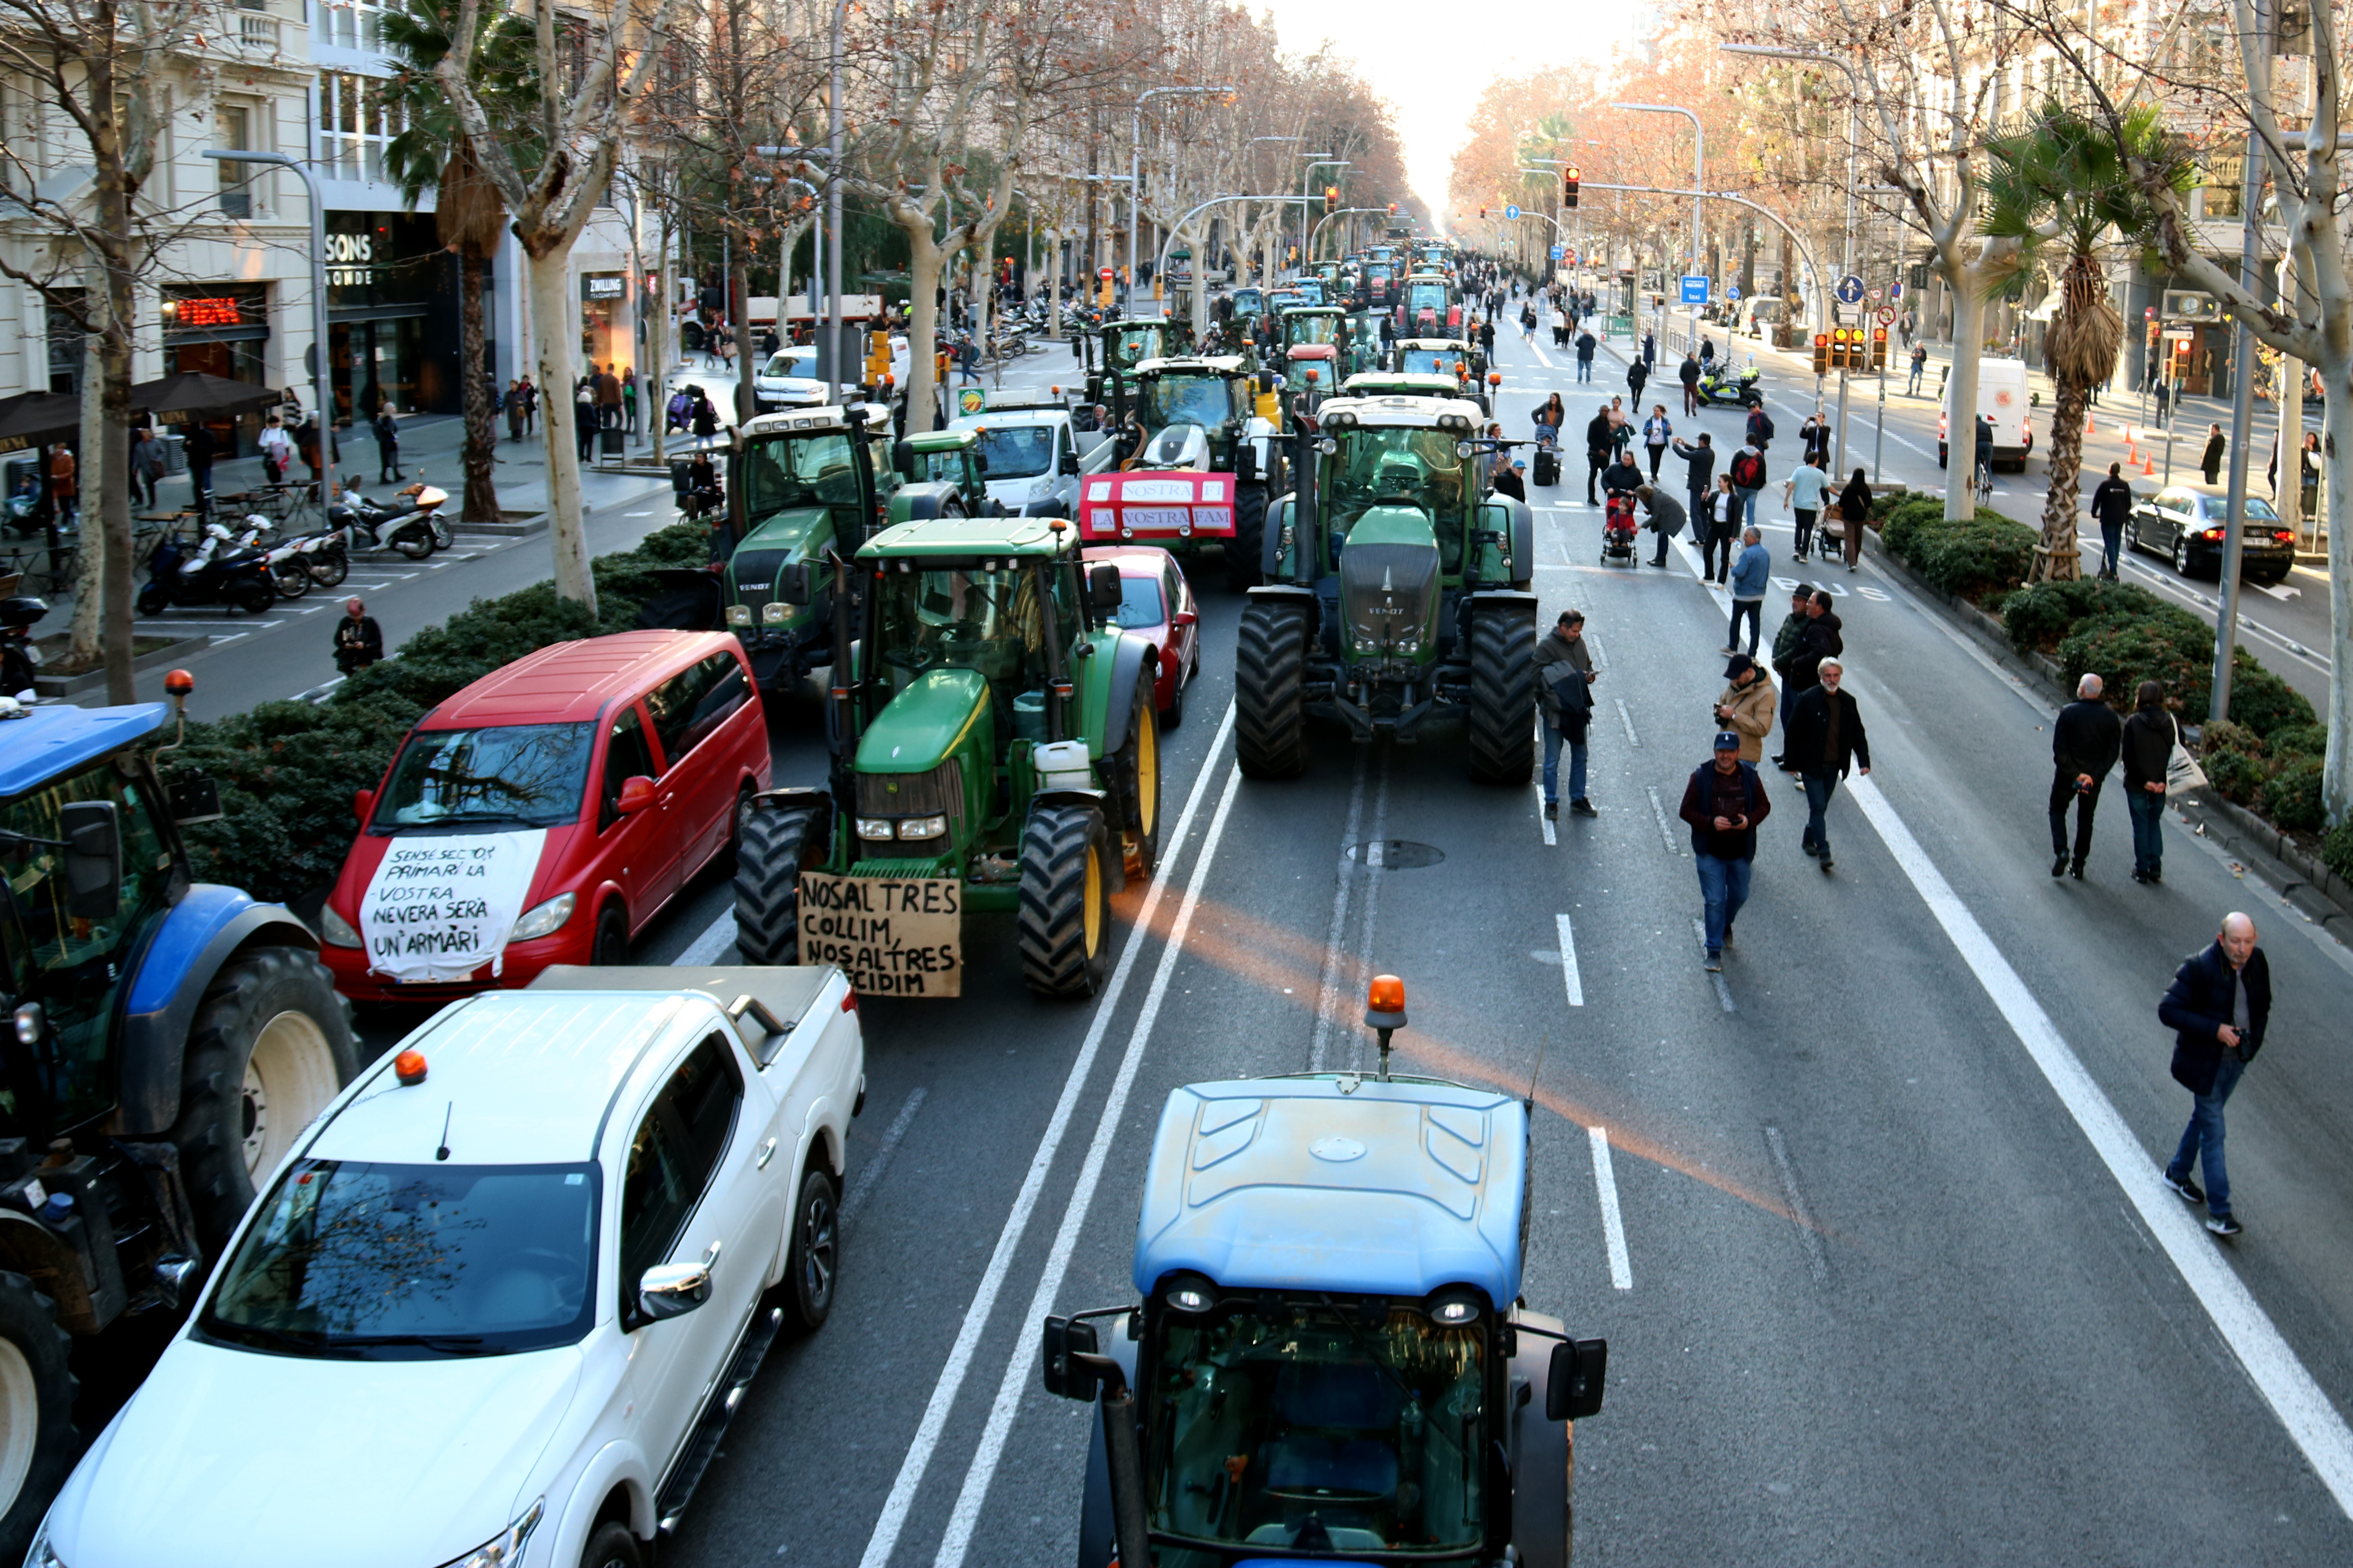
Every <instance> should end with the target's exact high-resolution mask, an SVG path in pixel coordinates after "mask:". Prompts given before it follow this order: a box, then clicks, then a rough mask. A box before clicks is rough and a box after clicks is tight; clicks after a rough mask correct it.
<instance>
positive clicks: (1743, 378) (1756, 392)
mask: <svg viewBox="0 0 2353 1568" xmlns="http://www.w3.org/2000/svg"><path fill="white" fill-rule="evenodd" d="M1763 374H1764V373H1763V372H1762V371H1760V370H1758V369H1757V367H1756V366H1755V365H1753V364H1752V365H1749V366H1748V367H1747V368H1746V369H1744V370H1741V371H1739V372H1737V373H1736V374H1727V373H1726V372H1725V369H1724V367H1723V366H1721V365H1712V366H1710V367H1709V368H1708V369H1706V370H1704V371H1702V372H1700V375H1699V387H1698V392H1699V400H1700V402H1701V403H1703V404H1704V405H1707V406H1709V407H1711V408H1713V407H1715V405H1717V404H1720V403H1722V404H1736V405H1739V406H1741V407H1743V408H1759V407H1762V406H1763V405H1764V403H1765V394H1764V392H1763V390H1762V389H1761V388H1759V387H1758V386H1757V379H1758V377H1760V376H1761V375H1763Z"/></svg>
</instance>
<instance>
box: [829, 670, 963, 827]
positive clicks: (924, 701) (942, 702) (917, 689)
mask: <svg viewBox="0 0 2353 1568" xmlns="http://www.w3.org/2000/svg"><path fill="white" fill-rule="evenodd" d="M988 704H989V692H988V682H987V679H984V678H982V677H981V676H980V675H978V674H976V673H975V672H974V671H972V670H969V669H930V670H925V671H924V672H923V674H921V675H919V676H917V677H916V678H915V679H914V681H913V683H912V684H911V685H909V686H908V688H907V689H905V690H903V691H902V692H900V693H899V694H898V695H897V696H896V697H893V698H892V699H891V700H890V702H889V703H887V704H886V705H885V706H884V707H883V710H882V711H881V712H880V713H878V714H876V715H875V716H874V719H873V721H872V722H871V723H870V724H868V725H867V726H866V732H865V733H864V734H863V735H860V737H859V738H858V771H859V772H860V773H878V774H880V773H929V772H930V771H931V770H932V769H934V768H935V767H938V766H939V765H940V764H941V763H944V762H945V761H946V760H947V759H948V758H949V756H951V755H952V754H953V753H954V752H955V750H956V748H957V746H958V744H959V743H960V742H963V741H964V739H965V737H966V736H967V735H969V734H971V733H972V732H973V731H975V730H976V728H977V727H978V726H979V725H981V724H983V723H986V722H987V721H988V718H989V710H988ZM865 793H866V790H865V786H864V785H863V784H861V785H860V798H861V799H862V798H863V797H864V795H865Z"/></svg>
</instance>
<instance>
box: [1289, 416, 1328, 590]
mask: <svg viewBox="0 0 2353 1568" xmlns="http://www.w3.org/2000/svg"><path fill="white" fill-rule="evenodd" d="M1301 401H1302V403H1304V401H1305V400H1304V399H1302V400H1301ZM1294 423H1295V424H1296V426H1297V431H1296V433H1295V437H1294V439H1295V441H1296V443H1297V444H1296V445H1295V446H1294V447H1293V450H1292V458H1291V537H1292V563H1293V564H1292V571H1293V577H1292V581H1293V583H1294V584H1297V585H1298V586H1300V587H1302V588H1312V587H1314V585H1315V560H1316V557H1317V556H1319V555H1321V554H1322V553H1323V551H1322V548H1321V544H1322V540H1323V537H1324V536H1323V533H1322V531H1321V528H1322V523H1321V521H1319V519H1318V518H1317V516H1316V510H1315V491H1316V483H1315V479H1316V475H1315V469H1316V458H1317V456H1318V454H1317V452H1316V450H1315V443H1316V441H1317V439H1318V437H1317V434H1316V432H1315V431H1314V429H1312V428H1310V426H1311V425H1312V424H1313V423H1314V421H1313V418H1312V417H1311V416H1302V417H1300V418H1298V419H1296V420H1295V421H1294Z"/></svg>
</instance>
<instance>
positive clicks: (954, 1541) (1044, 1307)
mask: <svg viewBox="0 0 2353 1568" xmlns="http://www.w3.org/2000/svg"><path fill="white" fill-rule="evenodd" d="M1211 755H1212V756H1214V755H1216V753H1215V752H1211ZM1203 771H1204V772H1205V773H1206V772H1207V768H1206V766H1205V768H1204V770H1203ZM1241 782H1242V772H1241V769H1240V768H1239V767H1235V768H1232V769H1230V770H1229V773H1228V775H1227V778H1226V790H1225V794H1224V795H1221V796H1219V800H1218V809H1217V814H1216V815H1215V816H1212V817H1211V818H1210V819H1209V830H1208V833H1207V834H1206V835H1205V836H1204V837H1202V840H1201V852H1200V854H1199V856H1198V857H1197V858H1195V860H1194V864H1193V875H1192V878H1191V879H1190V880H1188V881H1187V884H1186V887H1185V901H1184V902H1183V903H1182V904H1180V905H1178V906H1177V910H1176V924H1175V925H1173V926H1171V927H1170V928H1169V931H1168V941H1167V942H1166V944H1165V945H1163V946H1162V948H1161V950H1160V964H1159V967H1158V968H1156V969H1155V970H1154V971H1153V974H1152V985H1151V988H1150V989H1149V990H1148V991H1146V992H1145V996H1144V1005H1143V1007H1142V1008H1141V1009H1140V1010H1139V1011H1138V1012H1137V1014H1136V1018H1135V1027H1134V1031H1133V1032H1131V1033H1130V1034H1129V1036H1128V1037H1127V1051H1126V1054H1125V1055H1124V1056H1123V1057H1122V1058H1120V1064H1119V1072H1118V1075H1117V1076H1116V1077H1115V1078H1113V1080H1112V1086H1111V1093H1110V1094H1109V1096H1107V1097H1106V1098H1105V1099H1104V1100H1103V1115H1102V1117H1101V1118H1100V1119H1099V1120H1098V1121H1096V1123H1095V1135H1094V1139H1093V1141H1092V1142H1090V1143H1089V1144H1088V1145H1087V1157H1086V1160H1085V1163H1082V1165H1081V1166H1080V1168H1079V1177H1078V1181H1077V1182H1076V1183H1075V1184H1073V1186H1072V1188H1071V1202H1070V1206H1069V1207H1068V1208H1066V1209H1065V1210H1063V1212H1062V1225H1061V1228H1060V1230H1058V1231H1056V1232H1055V1234H1054V1246H1053V1249H1052V1250H1051V1251H1050V1252H1049V1253H1048V1254H1047V1256H1046V1269H1045V1272H1044V1273H1043V1274H1042V1275H1040V1276H1039V1280H1038V1288H1037V1289H1035V1290H1034V1291H1032V1292H1030V1296H1029V1310H1028V1311H1027V1312H1025V1313H1024V1314H1023V1315H1022V1316H1021V1317H1020V1318H1019V1319H1018V1321H1017V1327H1016V1337H1015V1340H1014V1343H1015V1344H1016V1345H1018V1346H1019V1347H1020V1348H1019V1349H1018V1350H1017V1351H1016V1352H1015V1353H1014V1354H1012V1355H1011V1356H1008V1358H1007V1359H1006V1364H1005V1375H1004V1377H1003V1378H1002V1379H1001V1380H1000V1381H999V1382H998V1384H997V1402H996V1403H995V1404H994V1405H990V1406H989V1411H988V1425H987V1426H986V1427H984V1428H983V1429H982V1431H981V1435H980V1443H979V1446H978V1447H976V1449H975V1450H974V1453H973V1458H972V1466H971V1468H969V1469H967V1470H966V1471H965V1479H964V1489H963V1490H962V1491H961V1492H959V1493H958V1494H957V1495H956V1502H955V1512H953V1513H951V1514H950V1515H949V1516H948V1526H947V1531H946V1532H945V1533H944V1535H943V1536H942V1537H941V1538H940V1550H939V1554H938V1555H937V1556H935V1557H934V1558H933V1560H932V1562H933V1565H934V1568H962V1565H963V1563H964V1559H965V1552H966V1551H968V1550H969V1549H970V1547H971V1545H972V1532H973V1527H974V1526H975V1525H976V1524H978V1523H979V1522H980V1510H981V1508H982V1506H983V1505H984V1504H986V1503H987V1500H988V1488H989V1484H990V1483H991V1482H992V1481H993V1480H995V1479H996V1477H997V1463H998V1461H999V1460H1001V1459H1002V1458H1004V1456H1005V1440H1006V1438H1007V1437H1008V1436H1010V1435H1011V1434H1012V1431H1013V1418H1014V1416H1015V1415H1016V1414H1017V1413H1018V1411H1019V1410H1020V1408H1021V1396H1022V1395H1023V1394H1026V1393H1028V1392H1029V1389H1030V1387H1031V1386H1032V1381H1033V1380H1034V1379H1035V1378H1036V1377H1037V1375H1038V1371H1037V1362H1036V1360H1035V1359H1034V1357H1035V1343H1036V1342H1035V1341H1034V1340H1032V1339H1031V1337H1030V1335H1031V1332H1032V1330H1031V1327H1030V1325H1032V1324H1034V1323H1036V1322H1038V1321H1040V1320H1042V1319H1043V1318H1044V1317H1045V1316H1046V1314H1047V1313H1049V1312H1050V1311H1052V1310H1054V1298H1055V1296H1056V1295H1057V1294H1058V1293H1060V1290H1061V1289H1062V1279H1063V1278H1064V1276H1066V1275H1068V1274H1069V1273H1070V1271H1071V1256H1072V1255H1073V1254H1074V1253H1076V1252H1077V1250H1078V1246H1079V1232H1080V1231H1081V1229H1082V1228H1083V1227H1084V1226H1085V1224H1086V1217H1087V1210H1088V1208H1089V1207H1091V1206H1092V1205H1093V1203H1094V1196H1095V1189H1096V1188H1097V1187H1098V1186H1100V1185H1101V1184H1102V1182H1103V1166H1104V1165H1105V1164H1106V1163H1108V1161H1109V1159H1110V1156H1111V1147H1112V1143H1113V1140H1114V1139H1116V1138H1117V1137H1118V1134H1119V1131H1120V1123H1121V1121H1122V1120H1123V1119H1124V1117H1125V1116H1126V1114H1127V1097H1128V1093H1129V1091H1130V1090H1132V1089H1134V1087H1135V1075H1136V1069H1137V1068H1139V1067H1141V1066H1142V1065H1143V1063H1144V1047H1145V1042H1146V1041H1148V1040H1149V1039H1150V1038H1151V1037H1152V1030H1153V1026H1154V1025H1155V1024H1156V1023H1158V1022H1159V1019H1160V1005H1161V1003H1162V1002H1163V1001H1164V1000H1166V997H1167V994H1168V982H1169V980H1170V979H1171V978H1172V977H1173V976H1174V974H1175V973H1176V960H1177V958H1178V957H1179V956H1180V955H1181V954H1182V953H1183V952H1184V951H1185V933H1186V931H1187V929H1188V928H1190V927H1191V925H1192V923H1193V910H1194V908H1195V906H1196V905H1197V904H1198V903H1199V902H1200V898H1201V885H1202V884H1203V883H1204V882H1206V881H1207V880H1208V871H1209V863H1210V862H1211V861H1212V860H1213V859H1214V858H1216V857H1217V853H1218V841H1219V839H1220V838H1222V837H1225V832H1226V818H1227V816H1229V814H1230V813H1231V812H1232V810H1233V805H1234V796H1235V795H1236V794H1237V792H1238V791H1239V790H1240V785H1241ZM1188 809H1189V808H1188ZM1178 836H1179V837H1182V836H1183V829H1182V828H1179V830H1178ZM870 1555H871V1552H870ZM886 1555H887V1553H886ZM872 1568H881V1559H875V1560H874V1561H873V1563H872Z"/></svg>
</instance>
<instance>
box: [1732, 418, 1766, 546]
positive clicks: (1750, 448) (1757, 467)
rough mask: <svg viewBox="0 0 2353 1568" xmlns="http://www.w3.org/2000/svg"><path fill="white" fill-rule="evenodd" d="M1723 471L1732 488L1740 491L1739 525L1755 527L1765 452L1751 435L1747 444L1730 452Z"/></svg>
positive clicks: (1763, 485)
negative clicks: (1730, 481) (1728, 463)
mask: <svg viewBox="0 0 2353 1568" xmlns="http://www.w3.org/2000/svg"><path fill="white" fill-rule="evenodd" d="M1725 473H1726V474H1727V475H1728V476H1729V477H1730V479H1731V480H1732V488H1733V489H1736V490H1737V491H1739V492H1740V513H1741V518H1740V521H1741V525H1742V526H1743V527H1746V528H1754V527H1756V526H1757V492H1759V491H1760V490H1762V489H1764V488H1765V454H1764V452H1763V451H1762V450H1760V449H1759V448H1758V447H1757V442H1756V438H1755V437H1753V436H1752V437H1750V439H1749V442H1748V445H1746V446H1745V447H1741V448H1740V450H1738V451H1737V452H1735V453H1733V454H1732V462H1731V463H1730V465H1728V466H1727V468H1725Z"/></svg>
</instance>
